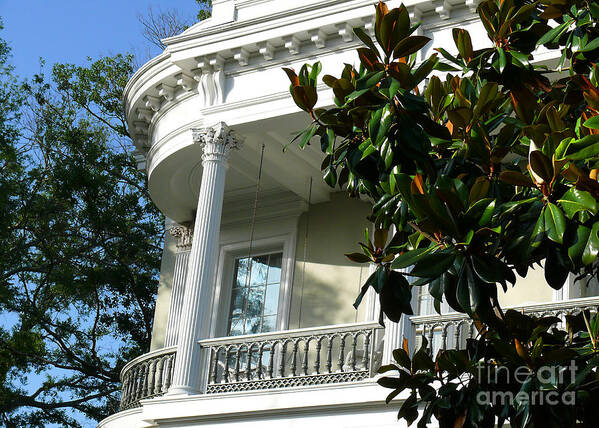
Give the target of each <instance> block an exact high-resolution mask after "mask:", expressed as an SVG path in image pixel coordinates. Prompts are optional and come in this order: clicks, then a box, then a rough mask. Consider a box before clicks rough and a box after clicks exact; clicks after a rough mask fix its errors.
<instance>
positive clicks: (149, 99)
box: [144, 95, 162, 111]
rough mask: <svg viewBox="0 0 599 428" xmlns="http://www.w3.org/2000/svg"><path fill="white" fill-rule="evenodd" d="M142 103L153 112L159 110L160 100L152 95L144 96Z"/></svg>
mask: <svg viewBox="0 0 599 428" xmlns="http://www.w3.org/2000/svg"><path fill="white" fill-rule="evenodd" d="M144 102H145V103H146V107H148V108H150V109H152V110H153V111H158V110H160V105H161V104H162V102H161V101H160V98H159V97H155V96H153V95H146V96H145V97H144Z"/></svg>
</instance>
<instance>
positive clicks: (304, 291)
mask: <svg viewBox="0 0 599 428" xmlns="http://www.w3.org/2000/svg"><path fill="white" fill-rule="evenodd" d="M370 210H371V205H370V204H369V203H367V202H364V201H360V200H358V199H350V198H349V197H347V195H346V194H345V193H335V194H333V195H331V200H330V201H329V202H324V203H320V204H314V205H311V206H310V210H309V212H308V213H304V214H303V215H302V216H301V217H300V220H299V224H298V237H297V247H296V255H295V258H296V263H295V272H294V280H293V290H292V298H291V314H290V321H289V328H305V327H315V326H323V325H331V324H345V323H352V322H357V321H363V320H364V314H365V308H364V305H362V306H361V307H360V308H359V311H356V309H354V307H353V306H352V304H353V302H354V300H355V298H356V296H357V295H358V292H359V289H360V287H361V286H362V284H363V282H364V281H365V280H366V278H367V275H368V265H360V264H357V263H354V262H351V261H350V260H348V259H347V258H346V257H345V256H344V253H348V252H353V251H358V248H359V247H358V242H360V241H363V239H364V237H363V233H364V229H365V228H367V227H370V226H371V224H370V222H369V221H368V220H367V219H366V217H367V216H368V215H369V214H370ZM306 230H307V233H306ZM306 236H307V241H306ZM304 260H305V262H304Z"/></svg>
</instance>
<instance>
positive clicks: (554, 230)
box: [544, 202, 566, 244]
mask: <svg viewBox="0 0 599 428" xmlns="http://www.w3.org/2000/svg"><path fill="white" fill-rule="evenodd" d="M544 217H545V232H546V233H547V237H548V238H549V239H551V240H552V241H553V242H557V243H558V244H561V243H563V239H564V232H565V231H566V219H565V218H564V214H563V213H562V210H560V209H559V207H558V206H557V205H555V204H553V203H551V202H549V203H548V204H547V206H546V207H545V213H544Z"/></svg>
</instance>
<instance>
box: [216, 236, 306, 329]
mask: <svg viewBox="0 0 599 428" xmlns="http://www.w3.org/2000/svg"><path fill="white" fill-rule="evenodd" d="M248 252H249V242H248V241H243V242H237V243H233V244H226V245H221V248H220V254H219V263H218V270H217V278H216V286H215V299H214V302H215V305H214V308H216V311H214V312H213V314H212V322H211V336H212V337H227V336H228V332H227V328H228V323H229V319H228V318H229V313H230V311H231V294H232V291H233V275H234V271H235V259H237V258H239V257H247V256H248ZM281 252H282V253H283V256H282V260H281V282H280V284H281V285H280V289H279V306H278V310H277V321H276V327H275V330H273V332H274V331H282V330H286V329H287V327H288V325H289V312H290V309H291V288H292V283H293V269H294V265H295V234H294V233H289V234H285V235H279V236H274V237H271V238H265V239H257V240H255V241H254V242H253V243H252V254H251V255H252V257H255V256H260V255H264V254H271V253H281Z"/></svg>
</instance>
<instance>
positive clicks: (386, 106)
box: [285, 0, 599, 427]
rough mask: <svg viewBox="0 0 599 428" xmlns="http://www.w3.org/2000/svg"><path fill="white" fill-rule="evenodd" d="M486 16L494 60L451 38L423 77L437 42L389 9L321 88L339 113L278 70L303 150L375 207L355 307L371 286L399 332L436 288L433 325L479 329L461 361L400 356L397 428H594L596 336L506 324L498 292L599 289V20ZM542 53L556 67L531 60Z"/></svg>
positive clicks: (510, 319) (315, 68) (552, 7)
mask: <svg viewBox="0 0 599 428" xmlns="http://www.w3.org/2000/svg"><path fill="white" fill-rule="evenodd" d="M478 14H479V16H480V20H481V22H482V24H483V27H484V29H485V30H486V33H487V35H488V38H489V40H490V43H489V47H487V48H484V49H480V50H474V49H473V46H472V41H471V37H470V35H469V33H468V32H467V31H466V30H464V29H459V28H455V29H454V30H453V39H454V42H455V45H456V47H457V52H458V53H457V54H456V55H452V54H450V53H449V52H448V51H446V50H445V49H443V48H440V47H439V48H436V49H435V51H436V53H434V54H432V55H430V56H429V57H428V58H427V59H425V60H423V61H421V62H417V60H416V58H417V55H418V52H419V51H420V50H421V49H422V48H424V47H425V46H426V45H427V44H428V43H429V42H430V39H429V38H427V37H425V36H421V35H415V34H414V33H415V30H416V29H417V27H418V24H415V23H412V22H410V18H409V14H408V11H407V9H406V8H405V7H404V6H401V7H399V8H397V9H393V10H389V9H388V8H387V6H386V5H385V4H384V3H382V2H381V3H379V4H378V5H377V6H376V23H375V31H374V33H375V36H376V37H375V39H376V40H373V39H372V38H371V37H369V36H368V35H367V34H366V33H365V32H364V31H362V30H361V29H359V28H356V29H354V32H355V34H356V36H357V37H358V38H359V39H360V40H361V41H362V42H363V44H364V46H363V47H361V48H359V49H358V54H359V58H360V66H359V69H355V68H354V67H352V66H351V65H347V64H346V65H345V67H344V68H343V70H342V71H341V75H340V76H339V77H333V76H332V75H328V74H327V75H324V76H323V77H322V80H323V81H324V83H325V84H327V85H328V86H329V87H331V88H332V90H333V92H334V95H335V98H334V101H335V106H334V107H332V108H316V107H315V106H316V104H317V101H318V96H317V90H316V87H317V82H318V79H319V75H320V72H321V65H320V64H319V63H316V64H313V65H308V64H306V65H304V66H303V67H302V68H301V70H300V71H299V73H296V72H295V71H294V70H292V69H285V72H286V73H287V75H288V77H289V79H290V80H291V87H290V90H291V95H292V96H293V99H294V100H295V103H296V104H297V105H298V107H299V108H301V109H302V110H304V111H306V112H307V113H308V114H309V115H310V117H311V119H312V122H311V124H310V125H309V127H308V128H307V129H306V130H304V131H303V132H302V133H301V134H300V135H298V136H297V137H296V140H297V141H299V144H300V146H305V145H306V144H310V143H311V142H316V141H319V142H320V145H321V148H322V152H323V154H324V155H325V158H324V162H323V173H324V180H325V181H326V182H327V183H328V184H329V185H330V186H331V187H337V186H338V187H339V188H342V189H346V191H347V192H348V193H349V194H351V195H353V196H363V197H366V198H369V199H371V200H373V201H374V205H373V208H372V214H371V220H372V222H373V223H374V224H375V226H376V228H375V230H376V232H375V233H374V236H373V237H372V240H371V239H370V237H369V236H368V233H367V234H366V237H365V238H366V239H365V241H364V242H363V243H360V247H361V249H362V252H360V253H351V254H347V257H349V258H350V259H351V260H353V261H355V262H358V263H374V264H376V265H377V269H376V272H375V273H374V274H373V275H372V276H371V277H370V278H369V279H368V280H367V281H366V283H365V284H364V286H363V288H362V291H361V293H360V295H359V296H358V298H357V300H356V303H355V305H356V306H357V305H358V304H359V303H360V300H361V298H362V296H363V295H364V293H366V291H367V290H368V289H369V287H372V288H374V290H375V291H376V292H377V293H378V294H379V296H380V302H381V308H382V312H383V313H384V314H385V315H386V316H387V318H388V319H389V320H391V321H395V322H396V321H398V320H399V319H400V317H401V316H402V315H403V314H411V313H412V308H411V305H410V302H411V298H412V293H413V292H414V290H415V287H428V290H429V292H430V294H431V295H432V296H433V298H434V300H435V305H436V308H437V310H438V309H439V307H440V303H441V302H442V301H445V302H447V303H448V304H449V306H451V307H452V308H453V309H454V310H456V311H458V312H463V313H466V314H467V315H468V316H469V317H470V318H472V319H473V320H474V322H475V325H476V326H477V329H478V332H479V334H478V336H477V338H475V339H472V340H469V341H468V344H467V346H466V347H465V349H463V350H448V351H440V352H439V353H438V354H437V355H435V356H432V355H429V353H428V352H427V351H426V341H425V344H424V347H423V348H422V349H420V350H419V351H417V352H415V353H414V354H413V355H412V356H410V353H409V352H408V348H407V346H404V349H399V350H396V351H395V353H394V356H395V360H396V364H392V365H390V366H384V367H382V368H381V369H380V371H381V372H389V373H390V374H391V376H388V377H383V378H381V379H380V380H379V383H381V384H382V385H383V386H386V387H389V388H392V389H393V392H392V393H391V394H390V395H389V399H392V398H393V397H395V396H396V395H398V394H399V393H401V392H402V391H404V390H405V394H404V395H402V396H401V397H404V401H403V404H402V406H401V409H400V411H399V417H400V418H404V419H405V420H406V421H408V423H410V424H411V423H412V422H413V421H415V420H417V419H419V423H418V425H419V426H426V424H427V423H428V422H430V420H431V418H432V417H435V418H436V419H437V420H438V421H439V424H440V426H442V427H445V426H449V427H461V426H472V427H478V426H481V427H487V426H488V427H491V426H495V424H499V426H501V425H502V424H503V423H504V422H505V421H506V420H509V422H510V423H511V424H512V426H522V427H525V426H541V425H542V426H556V427H557V426H559V427H563V426H574V425H576V424H579V425H577V426H596V424H597V422H596V421H597V418H598V417H599V414H598V413H599V409H597V407H598V406H596V405H592V403H593V402H596V400H597V399H598V398H599V394H598V392H597V390H596V388H597V386H598V385H599V374H598V373H597V370H596V368H597V365H598V361H599V356H597V353H596V352H597V347H596V341H597V332H598V331H599V323H598V322H597V320H596V319H591V318H590V317H588V316H587V314H585V313H582V314H581V315H580V316H578V317H570V318H569V319H568V322H567V327H568V331H562V330H559V329H557V328H556V322H557V321H558V320H557V318H547V317H546V318H540V319H538V318H533V317H528V316H525V315H522V314H520V313H517V312H515V311H506V312H504V311H503V310H502V308H501V307H500V305H499V302H498V287H502V288H503V289H504V290H507V289H508V288H509V287H510V286H514V284H515V283H516V273H517V274H519V275H520V276H522V277H525V276H526V275H527V273H528V271H529V269H531V268H532V267H533V266H534V265H535V264H541V265H542V266H544V272H545V279H546V281H547V283H548V284H549V286H551V287H552V288H554V289H556V290H559V289H560V288H562V287H563V286H564V284H565V282H566V279H567V277H568V276H569V275H574V276H575V277H576V278H578V279H582V278H584V279H585V280H587V279H589V278H592V277H596V276H597V273H598V264H597V263H596V258H597V254H598V252H599V236H598V235H597V232H598V231H599V215H598V200H599V182H598V181H597V176H598V173H599V158H598V157H597V155H599V89H598V86H599V85H598V79H599V76H598V74H599V70H597V67H596V65H595V62H596V61H598V60H599V27H598V25H597V19H598V18H599V4H597V3H595V2H592V1H565V0H541V1H537V2H531V1H524V0H497V1H495V0H488V1H484V2H482V3H481V4H480V5H479V7H478ZM543 48H545V49H546V50H548V51H549V52H550V53H555V55H553V57H552V58H554V59H552V60H550V61H548V62H545V63H543V62H539V61H536V60H535V53H536V52H537V50H538V49H543ZM545 57H547V56H545ZM381 316H382V314H381ZM522 369H523V370H522ZM550 369H551V370H553V374H554V376H548V375H547V376H542V374H546V373H545V372H547V371H551V370H550ZM500 372H501V373H503V374H504V375H503V376H498V374H501V373H500ZM496 393H501V394H504V395H502V396H501V397H503V399H502V400H493V399H490V397H491V398H492V397H493V395H494V394H495V395H497V394H496ZM535 393H538V394H537V395H538V397H540V399H539V398H537V400H536V402H535V400H534V397H535ZM510 394H511V395H510ZM501 397H500V398H501ZM510 397H513V399H510ZM531 397H532V399H531ZM495 398H496V397H495ZM543 398H545V401H543ZM418 409H420V412H419V410H418Z"/></svg>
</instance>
